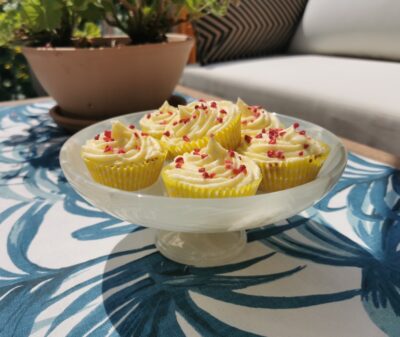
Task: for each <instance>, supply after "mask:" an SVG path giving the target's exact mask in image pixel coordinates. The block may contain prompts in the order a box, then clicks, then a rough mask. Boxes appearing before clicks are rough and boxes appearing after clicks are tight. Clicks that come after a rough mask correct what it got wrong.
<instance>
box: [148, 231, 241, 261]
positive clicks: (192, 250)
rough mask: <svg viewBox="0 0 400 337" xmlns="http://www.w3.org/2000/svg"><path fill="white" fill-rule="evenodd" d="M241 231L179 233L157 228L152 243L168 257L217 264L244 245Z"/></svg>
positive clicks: (234, 254)
mask: <svg viewBox="0 0 400 337" xmlns="http://www.w3.org/2000/svg"><path fill="white" fill-rule="evenodd" d="M246 243H247V236H246V232H245V231H237V232H224V233H210V234H197V233H182V232H170V231H163V230H158V231H157V234H156V246H157V248H158V250H159V251H160V253H161V254H162V255H164V256H165V257H167V258H168V259H170V260H173V261H175V262H178V263H182V264H187V265H191V266H195V267H214V266H221V265H224V264H226V263H227V262H229V261H230V260H232V259H233V258H234V257H235V256H237V255H238V254H239V253H240V252H241V251H242V250H243V248H244V247H245V246H246Z"/></svg>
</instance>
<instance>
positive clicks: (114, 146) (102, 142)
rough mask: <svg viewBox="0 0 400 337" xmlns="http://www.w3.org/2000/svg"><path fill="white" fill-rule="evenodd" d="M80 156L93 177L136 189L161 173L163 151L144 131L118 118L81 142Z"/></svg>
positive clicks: (109, 183) (155, 140) (129, 189)
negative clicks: (83, 142) (102, 130)
mask: <svg viewBox="0 0 400 337" xmlns="http://www.w3.org/2000/svg"><path fill="white" fill-rule="evenodd" d="M81 156H82V158H83V160H84V162H85V164H86V167H87V168H88V170H89V172H90V174H91V176H92V178H93V180H95V181H96V182H98V183H100V184H103V185H107V186H110V187H114V188H118V189H121V190H126V191H135V190H138V189H141V188H145V187H147V186H150V185H152V184H153V183H154V182H155V181H156V180H157V179H158V176H159V174H160V171H161V168H162V166H163V163H164V160H165V157H166V151H164V150H163V149H162V147H161V145H160V143H159V141H158V140H157V139H155V138H153V137H151V136H149V135H148V134H147V133H145V132H140V131H139V130H136V129H135V127H134V126H133V125H130V126H129V127H128V126H126V125H124V124H122V123H121V122H119V121H116V122H113V124H112V129H111V130H106V131H104V132H103V133H101V134H98V135H96V136H95V137H94V138H93V139H90V140H88V141H87V142H86V144H85V145H83V146H82V150H81Z"/></svg>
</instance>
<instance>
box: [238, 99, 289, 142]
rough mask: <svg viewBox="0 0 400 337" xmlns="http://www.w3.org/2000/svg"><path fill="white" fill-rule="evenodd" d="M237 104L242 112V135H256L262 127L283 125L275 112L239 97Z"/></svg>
mask: <svg viewBox="0 0 400 337" xmlns="http://www.w3.org/2000/svg"><path fill="white" fill-rule="evenodd" d="M236 106H237V108H238V110H239V112H240V113H241V129H242V136H244V135H249V136H255V135H256V134H258V133H260V132H261V130H262V129H268V128H279V127H282V124H281V122H280V121H279V119H278V117H277V116H276V114H275V113H271V112H268V111H267V110H265V109H263V108H262V107H260V106H254V105H253V106H251V105H247V104H246V103H245V102H244V101H242V100H241V99H240V98H238V100H237V102H236Z"/></svg>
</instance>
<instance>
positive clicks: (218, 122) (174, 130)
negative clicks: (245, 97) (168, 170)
mask: <svg viewBox="0 0 400 337" xmlns="http://www.w3.org/2000/svg"><path fill="white" fill-rule="evenodd" d="M178 110H179V111H178V116H177V117H176V118H174V120H173V122H172V123H170V124H168V125H167V127H166V130H165V132H164V134H163V136H162V138H161V143H162V145H163V146H164V147H165V148H166V149H168V151H169V154H170V158H173V157H175V156H177V155H181V154H183V153H185V152H190V151H193V150H194V149H196V148H202V147H204V146H206V145H207V143H208V139H209V136H211V135H214V137H215V140H216V141H218V142H219V143H220V144H221V145H222V146H223V147H224V148H226V149H235V148H236V147H237V146H238V145H239V143H240V113H239V112H238V111H237V109H236V106H235V104H233V103H232V102H229V101H218V102H214V101H210V102H205V101H199V102H193V103H191V104H189V105H185V106H179V107H178Z"/></svg>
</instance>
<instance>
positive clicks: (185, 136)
mask: <svg viewBox="0 0 400 337" xmlns="http://www.w3.org/2000/svg"><path fill="white" fill-rule="evenodd" d="M182 139H183V140H184V141H185V142H190V138H189V136H187V135H184V136H183V137H182Z"/></svg>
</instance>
